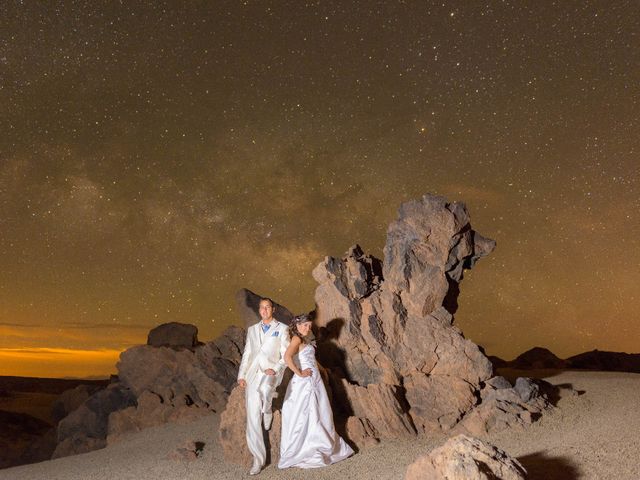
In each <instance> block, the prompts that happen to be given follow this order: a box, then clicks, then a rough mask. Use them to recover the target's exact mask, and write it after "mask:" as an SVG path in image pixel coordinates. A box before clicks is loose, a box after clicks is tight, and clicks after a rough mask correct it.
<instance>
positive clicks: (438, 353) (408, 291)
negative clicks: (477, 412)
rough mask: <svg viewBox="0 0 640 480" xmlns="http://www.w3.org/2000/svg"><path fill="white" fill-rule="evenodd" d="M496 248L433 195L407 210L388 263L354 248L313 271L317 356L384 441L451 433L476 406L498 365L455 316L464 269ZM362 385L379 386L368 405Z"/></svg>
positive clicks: (464, 215) (456, 206) (392, 236)
mask: <svg viewBox="0 0 640 480" xmlns="http://www.w3.org/2000/svg"><path fill="white" fill-rule="evenodd" d="M494 247H495V242H494V241H493V240H489V239H486V238H484V237H482V236H481V235H480V234H478V233H477V232H475V231H473V229H472V228H471V225H470V221H469V215H468V212H467V210H466V208H465V206H464V205H463V204H460V203H448V202H447V201H446V200H445V199H444V198H442V197H436V196H425V197H423V198H422V199H421V200H419V201H412V202H408V203H405V204H403V205H402V206H401V208H400V210H399V215H398V219H397V220H396V221H395V222H393V223H392V224H391V225H390V226H389V229H388V232H387V243H386V246H385V249H384V254H385V259H384V262H381V261H380V260H378V259H376V258H374V257H372V256H370V255H365V254H364V252H363V251H362V249H361V248H360V247H359V246H357V245H356V246H354V247H352V248H351V249H350V250H349V251H348V252H347V254H346V256H345V257H344V258H342V259H336V258H331V257H328V258H326V259H325V260H324V261H323V262H322V263H321V264H320V265H318V266H317V267H316V268H315V269H314V271H313V277H314V278H315V280H316V281H317V282H318V284H319V285H318V287H317V289H316V294H315V300H316V304H317V320H316V323H317V326H318V327H319V328H320V331H319V334H318V339H319V348H318V356H319V361H320V362H321V363H322V364H323V365H324V366H325V367H327V368H328V369H329V370H330V371H331V374H332V375H333V376H337V377H341V378H343V379H344V381H345V382H346V383H345V386H344V388H342V392H343V393H344V396H345V399H346V401H347V403H348V404H349V405H350V407H351V408H350V409H347V410H348V411H347V413H348V414H351V415H353V416H355V417H356V418H357V419H358V420H359V422H360V424H361V425H367V429H369V430H370V431H373V432H376V435H379V438H385V437H397V436H398V434H399V432H402V434H407V433H408V434H413V433H415V432H418V433H419V432H423V431H429V430H433V429H436V430H440V429H441V430H448V429H451V428H452V427H454V426H455V425H456V424H457V423H458V422H459V421H460V420H461V419H462V418H463V416H464V415H465V414H466V413H467V412H468V411H470V410H471V409H472V408H473V407H474V406H475V405H476V403H477V400H478V396H477V393H478V392H479V390H480V389H481V385H482V384H483V382H485V381H487V380H488V379H489V378H491V376H492V366H491V363H490V362H489V360H488V359H487V357H486V356H485V355H484V354H483V353H482V352H481V350H480V349H479V348H478V346H477V345H475V344H474V343H472V342H471V341H469V340H467V339H465V338H464V337H463V335H462V333H461V332H460V330H459V329H458V328H457V327H455V326H454V325H453V314H454V313H455V311H456V309H457V296H458V293H459V287H458V284H459V282H460V281H461V280H462V278H463V272H464V269H465V268H471V267H472V266H473V265H474V264H475V263H476V262H477V261H478V259H479V258H481V257H483V256H485V255H488V254H489V253H490V252H491V251H492V250H493V249H494ZM363 388H366V389H367V390H371V391H372V392H376V393H375V394H372V395H368V396H367V402H368V405H367V408H366V409H360V408H358V406H359V405H360V404H361V403H362V400H361V398H360V397H359V392H361V391H362V389H363ZM382 392H388V393H387V394H386V395H385V394H383V393H382ZM390 399H393V401H390ZM349 410H350V411H349ZM378 411H381V412H384V414H383V415H379V414H377V413H376V412H378ZM354 423H355V424H358V422H354V421H351V422H349V421H347V424H354ZM390 423H391V424H393V427H390V425H389V424H390Z"/></svg>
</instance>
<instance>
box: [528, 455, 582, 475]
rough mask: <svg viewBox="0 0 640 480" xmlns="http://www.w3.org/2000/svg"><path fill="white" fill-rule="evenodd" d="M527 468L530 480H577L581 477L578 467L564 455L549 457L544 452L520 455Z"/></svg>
mask: <svg viewBox="0 0 640 480" xmlns="http://www.w3.org/2000/svg"><path fill="white" fill-rule="evenodd" d="M518 461H519V462H520V463H521V464H522V465H523V466H524V468H526V469H527V479H528V480H577V479H579V478H581V475H580V473H579V470H578V467H577V466H576V465H575V464H574V463H572V462H571V461H570V460H569V459H567V458H564V457H549V456H547V455H545V454H544V453H542V452H537V453H532V454H531V455H525V456H523V457H518Z"/></svg>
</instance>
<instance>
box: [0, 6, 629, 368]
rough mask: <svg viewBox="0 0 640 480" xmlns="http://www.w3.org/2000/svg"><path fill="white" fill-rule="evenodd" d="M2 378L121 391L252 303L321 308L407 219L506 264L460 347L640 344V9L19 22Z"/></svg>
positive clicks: (258, 13) (0, 113)
mask: <svg viewBox="0 0 640 480" xmlns="http://www.w3.org/2000/svg"><path fill="white" fill-rule="evenodd" d="M0 9H1V10H2V12H1V15H0V374H1V375H32V376H91V375H104V374H108V373H113V372H115V368H114V363H115V361H116V359H117V355H118V352H119V351H121V350H122V349H124V348H127V347H129V346H131V345H133V344H139V343H144V342H145V341H146V334H147V332H148V330H149V329H150V328H152V327H153V326H155V325H157V324H159V323H162V322H167V321H180V322H187V323H193V324H195V325H197V326H198V328H199V330H200V335H199V336H200V339H202V340H210V339H212V338H214V337H215V336H216V335H218V334H219V333H220V332H221V331H222V330H223V329H224V328H226V327H227V326H229V325H232V324H240V323H241V321H240V319H239V317H238V315H237V313H236V311H235V301H234V293H235V292H236V291H237V289H239V288H241V287H246V288H249V289H251V290H253V291H255V292H258V293H261V294H264V295H269V296H271V297H273V298H274V299H275V300H276V301H278V302H280V303H282V304H284V305H287V306H288V307H289V308H290V309H291V310H293V311H295V312H301V311H307V310H310V309H312V308H313V292H314V289H315V282H314V280H313V279H312V277H311V270H312V269H313V267H314V266H315V265H317V264H318V263H319V262H320V261H322V259H323V258H324V256H325V255H332V256H341V255H342V254H343V253H344V252H346V250H347V249H348V248H349V247H350V246H351V245H353V244H355V243H359V244H360V245H361V246H362V247H363V248H364V249H365V251H367V252H369V253H372V254H374V255H376V256H379V257H381V256H382V248H383V245H384V242H385V233H386V228H387V225H388V224H389V222H391V221H392V220H393V219H394V218H395V215H396V211H397V208H398V206H399V205H400V203H402V202H403V201H407V200H410V199H414V198H419V197H420V196H421V195H422V194H424V193H435V194H440V195H444V196H446V197H447V198H449V199H450V200H458V201H463V202H465V203H466V204H467V206H468V208H469V211H470V213H471V218H472V225H473V227H474V228H475V229H476V230H477V231H479V232H480V233H482V234H483V235H485V236H488V237H490V238H493V239H495V240H496V241H497V243H498V246H497V249H496V250H495V251H494V253H493V254H492V255H491V256H490V257H488V258H486V259H483V260H482V261H481V262H479V263H478V265H477V266H476V268H474V270H473V271H471V272H469V273H468V274H467V275H466V277H465V279H464V281H463V282H462V285H461V295H460V298H459V303H460V308H459V310H458V312H457V314H456V322H457V325H458V326H460V328H462V330H463V331H464V333H465V335H466V336H467V337H468V338H470V339H472V340H473V341H475V342H477V343H479V344H481V345H483V346H484V347H485V348H486V351H487V353H488V354H492V355H498V356H501V357H503V358H506V359H510V358H514V357H515V356H516V355H518V354H519V353H521V352H522V351H524V350H526V349H528V348H531V347H533V346H545V347H548V348H550V349H551V350H552V351H553V352H555V353H556V354H558V355H559V356H561V357H566V356H569V355H573V354H576V353H579V352H582V351H586V350H591V349H594V348H598V349H601V350H615V351H627V352H638V351H640V348H639V347H638V345H639V344H640V343H639V340H640V326H639V324H638V320H639V318H638V317H639V314H640V293H639V292H638V285H640V273H639V272H640V270H639V269H640V249H639V248H638V247H639V240H638V239H639V238H640V218H639V216H640V215H639V213H638V211H639V209H640V186H639V181H640V108H639V107H640V105H638V103H639V102H638V99H639V98H640V97H639V95H640V48H638V46H639V45H638V44H639V35H640V4H638V2H635V1H599V2H593V1H582V0H581V1H547V0H543V1H522V2H515V1H510V0H509V1H491V2H468V1H460V2H449V1H444V2H443V1H440V2H430V1H399V2H398V1H382V2H375V1H366V2H347V1H322V2H320V1H318V2H304V1H281V2H269V1H245V2H240V1H216V2H200V1H196V2H184V3H183V2H162V1H154V2H112V1H104V2H100V1H96V2H93V1H91V2H89V1H74V2H71V1H68V2H36V1H25V2H22V1H13V2H12V1H7V2H3V4H2V6H1V7H0Z"/></svg>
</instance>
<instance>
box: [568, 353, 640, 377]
mask: <svg viewBox="0 0 640 480" xmlns="http://www.w3.org/2000/svg"><path fill="white" fill-rule="evenodd" d="M566 362H567V364H568V365H569V366H570V367H571V368H579V369H585V370H604V371H609V372H634V373H640V353H621V352H603V351H600V350H592V351H591V352H585V353H580V354H579V355H574V356H573V357H569V358H567V359H566Z"/></svg>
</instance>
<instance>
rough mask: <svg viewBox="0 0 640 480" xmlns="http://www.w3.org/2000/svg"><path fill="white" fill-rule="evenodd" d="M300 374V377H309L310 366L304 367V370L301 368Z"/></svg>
mask: <svg viewBox="0 0 640 480" xmlns="http://www.w3.org/2000/svg"><path fill="white" fill-rule="evenodd" d="M300 376H301V377H310V376H311V369H310V368H305V369H304V370H302V371H301V372H300Z"/></svg>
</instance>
